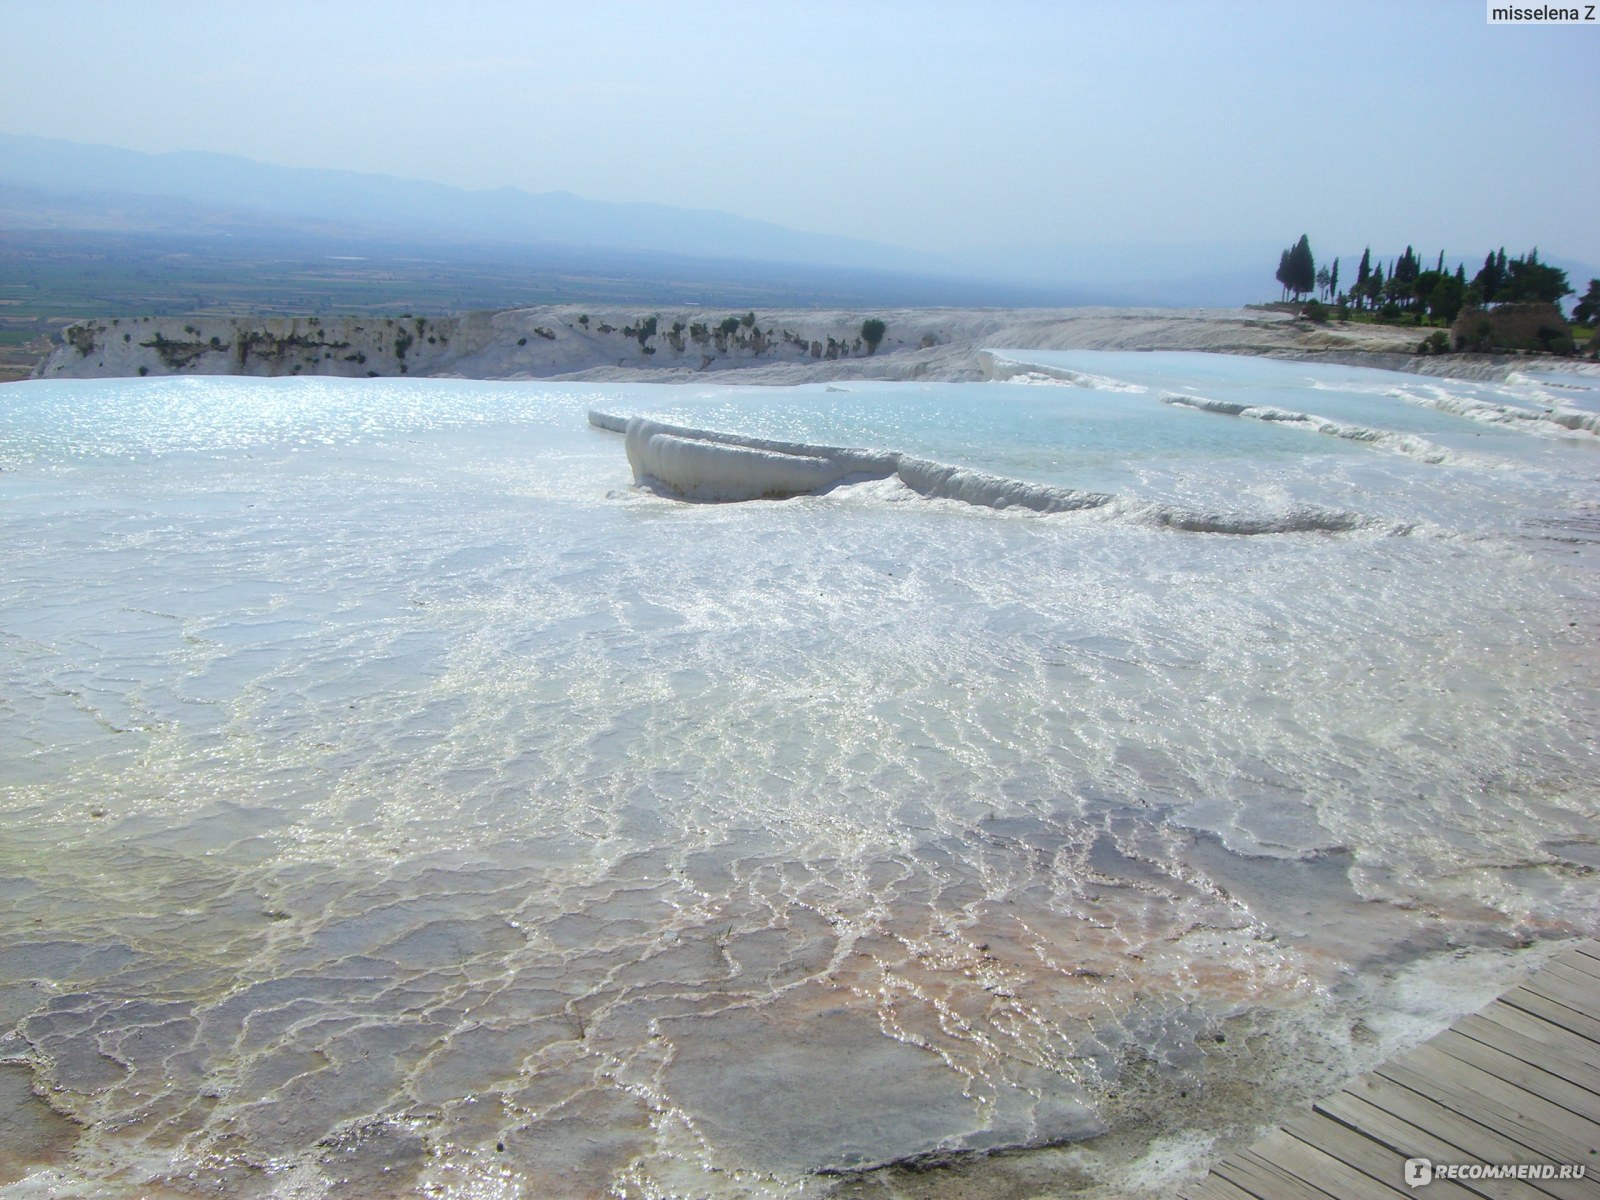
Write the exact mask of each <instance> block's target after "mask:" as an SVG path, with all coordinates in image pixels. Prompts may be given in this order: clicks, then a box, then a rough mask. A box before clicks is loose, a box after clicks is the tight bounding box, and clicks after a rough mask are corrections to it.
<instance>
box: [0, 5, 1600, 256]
mask: <svg viewBox="0 0 1600 1200" xmlns="http://www.w3.org/2000/svg"><path fill="white" fill-rule="evenodd" d="M273 11H274V20H273V21H271V22H262V21H259V20H256V19H254V18H253V17H252V16H251V12H252V10H249V9H246V8H244V7H242V6H234V5H218V4H211V3H205V4H198V3H188V2H181V3H180V2H168V3H156V4H152V5H142V6H138V7H137V8H134V7H129V6H120V5H116V4H108V3H99V4H96V3H89V4H87V5H86V6H81V7H80V8H79V9H77V10H75V12H76V14H77V15H76V16H75V17H74V19H73V20H72V21H71V22H70V23H64V22H63V21H62V20H61V18H60V15H59V12H60V10H59V9H58V8H55V7H53V6H47V5H43V4H36V3H32V2H29V0H3V2H0V32H3V33H4V36H5V38H6V40H7V42H8V44H10V45H12V46H15V47H26V49H27V53H26V54H21V55H17V56H16V59H15V61H14V62H13V63H12V64H11V66H10V69H9V70H8V72H7V74H6V76H5V78H4V79H3V81H0V105H3V111H4V113H5V114H6V115H5V116H4V117H3V118H0V128H3V129H4V131H5V132H10V133H17V134H33V135H37V136H43V137H52V138H60V139H65V140H70V141H79V142H89V143H98V144H104V145H114V146H119V147H124V148H128V149H133V150H139V151H144V152H147V153H169V152H174V151H181V150H199V151H210V152H215V153H222V154H234V155H239V156H243V157H246V158H251V159H255V160H258V161H261V162H267V163H273V164H278V165H284V166H296V167H315V168H331V169H343V170H351V171H358V172H364V173H372V174H379V175H392V176H397V177H401V178H409V179H419V180H428V181H433V182H439V183H445V184H450V185H454V186H458V187H466V188H473V189H493V188H501V187H515V188H519V189H522V190H524V191H528V192H533V193H540V192H555V191H566V192H572V193H574V194H577V195H580V196H584V197H587V198H591V199H597V200H606V201H624V202H651V203H658V204H665V205H672V206H676V207H682V208H689V209H709V210H716V211H722V212H727V213H731V214H734V215H737V216H740V217H746V218H750V219H754V220H759V221H767V222H772V223H775V224H778V225H783V226H786V227H788V228H790V229H795V230H802V231H807V232H814V233H821V234H828V235H833V236H842V237H855V238H862V239H868V240H871V241H875V242H881V243H885V244H888V245H893V246H902V247H906V248H908V249H911V250H915V251H919V252H923V253H928V254H936V255H941V256H948V257H954V258H971V257H974V256H982V255H985V254H990V253H998V252H999V251H1000V250H1001V249H1002V248H1004V247H1031V246H1075V247H1093V246H1104V247H1114V246H1118V245H1207V244H1223V243H1241V244H1242V243H1261V242H1263V241H1266V242H1268V243H1273V244H1276V243H1280V242H1281V243H1282V244H1284V245H1287V244H1289V243H1290V242H1291V241H1293V240H1294V238H1296V237H1298V236H1299V235H1300V234H1301V233H1309V235H1310V237H1311V240H1312V244H1313V246H1314V247H1316V248H1318V250H1319V256H1321V255H1323V254H1325V255H1326V256H1327V257H1331V256H1333V255H1334V254H1347V253H1350V252H1351V251H1352V250H1354V252H1356V253H1359V248H1360V247H1362V246H1365V245H1371V246H1372V247H1373V249H1374V253H1375V254H1380V255H1385V256H1386V255H1390V254H1393V253H1397V252H1398V251H1399V250H1400V249H1401V248H1403V247H1404V246H1405V245H1407V244H1412V245H1416V246H1417V248H1418V250H1419V252H1421V253H1423V254H1425V255H1427V256H1430V257H1431V256H1432V255H1433V254H1435V253H1437V252H1438V250H1440V249H1443V250H1445V252H1446V253H1447V254H1448V255H1450V256H1455V255H1460V256H1462V257H1463V258H1466V259H1467V260H1469V261H1470V260H1471V259H1472V258H1473V256H1474V255H1477V256H1481V255H1482V254H1483V253H1484V251H1485V250H1487V249H1488V248H1490V247H1491V246H1499V245H1505V246H1506V247H1508V249H1511V250H1512V251H1513V252H1521V251H1523V250H1526V249H1528V248H1530V247H1534V246H1537V247H1538V248H1539V249H1540V250H1541V252H1542V253H1544V254H1545V255H1546V256H1547V257H1564V258H1569V259H1581V260H1586V261H1600V231H1596V229H1595V228H1594V223H1593V221H1592V219H1591V215H1590V212H1589V208H1590V206H1591V201H1590V200H1588V199H1587V197H1592V196H1593V195H1594V194H1596V192H1597V191H1600V158H1597V156H1595V155H1593V154H1591V153H1585V152H1582V151H1581V150H1580V142H1579V140H1578V136H1579V133H1580V131H1581V129H1582V126H1581V124H1580V116H1579V115H1581V114H1587V113H1592V112H1593V111H1594V110H1595V107H1596V104H1597V102H1600V71H1597V70H1596V69H1595V68H1596V67H1600V31H1597V30H1596V29H1593V28H1587V27H1573V26H1557V27H1547V28H1535V27H1526V26H1522V27H1507V26H1490V25H1488V24H1487V23H1486V21H1485V14H1484V10H1483V8H1482V7H1481V6H1480V5H1473V4H1460V3H1450V4H1445V3H1420V4H1414V5H1408V6H1400V7H1395V8H1390V7H1386V6H1380V5H1375V4H1351V5H1341V6H1339V7H1338V8H1336V9H1320V10H1313V9H1310V8H1307V7H1303V6H1295V7H1291V8H1282V7H1277V6H1268V5H1256V4H1221V3H1216V4H1195V5H1185V6H1183V7H1182V8H1179V7H1177V6H1169V5H1160V4H1153V3H1133V4H1126V5H1119V6H1117V7H1116V8H1115V9H1110V8H1103V7H1101V6H1097V5H1095V6H1091V5H1083V4H1059V5H1058V4H1051V5H1042V4H1033V3H1013V4H1007V5H1004V6H1002V7H1001V8H1000V9H999V10H998V11H987V10H983V9H980V8H979V7H977V6H976V5H966V4H951V5H942V6H940V7H939V8H938V9H937V10H929V9H926V8H925V7H913V6H910V5H907V4H901V3H895V2H891V3H885V4H878V5H872V6H860V5H856V6H848V5H843V4H836V3H812V4H806V5H802V6H798V7H794V8H789V9H785V10H783V11H782V12H776V11H763V10H759V9H754V8H751V7H748V6H743V5H732V4H724V3H720V2H719V3H694V4H688V5H681V6H677V7H675V8H672V9H667V8H665V7H655V6H646V5H641V4H632V3H611V4H599V5H591V6H585V7H583V8H581V9H576V8H570V7H565V6H559V7H558V6H550V5H543V4H534V5H509V4H498V3H486V4H478V5H473V6H470V7H468V8H463V9H459V10H452V11H450V12H449V13H448V14H446V13H443V12H441V11H440V10H438V9H437V8H436V7H433V6H427V5H422V4H418V3H415V2H414V0H396V2H395V3H391V4H385V5H384V6H382V7H376V6H368V5H359V4H357V5H346V6H341V7H337V8H333V9H326V10H319V9H314V8H312V7H310V6H308V5H302V4H286V5H283V6H279V7H278V8H275V9H274V10H273ZM1568 114H1575V115H1573V116H1569V115H1568ZM1264 269H1265V270H1267V271H1268V273H1269V275H1270V267H1268V268H1264Z"/></svg>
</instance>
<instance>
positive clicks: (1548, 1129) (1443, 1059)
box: [1377, 1046, 1600, 1163]
mask: <svg viewBox="0 0 1600 1200" xmlns="http://www.w3.org/2000/svg"><path fill="white" fill-rule="evenodd" d="M1377 1074H1379V1075H1381V1076H1382V1077H1383V1078H1385V1079H1388V1080H1391V1081H1393V1082H1394V1083H1398V1084H1399V1085H1400V1086H1401V1087H1405V1088H1409V1089H1411V1090H1412V1091H1414V1092H1416V1093H1418V1094H1419V1095H1422V1096H1426V1097H1428V1098H1429V1099H1430V1100H1434V1101H1436V1102H1438V1103H1440V1104H1443V1105H1444V1106H1445V1107H1446V1108H1451V1109H1454V1110H1455V1111H1456V1112H1459V1113H1460V1114H1461V1115H1462V1116H1465V1117H1467V1118H1469V1119H1471V1120H1473V1121H1476V1122H1477V1123H1478V1124H1479V1125H1486V1126H1488V1127H1489V1128H1490V1129H1495V1130H1498V1131H1499V1132H1501V1133H1503V1134H1505V1136H1506V1137H1508V1138H1510V1139H1511V1140H1512V1141H1515V1142H1520V1143H1522V1145H1524V1146H1526V1147H1528V1149H1530V1150H1534V1151H1537V1152H1538V1153H1540V1154H1543V1155H1545V1156H1546V1157H1547V1158H1548V1159H1549V1160H1550V1161H1551V1162H1557V1163H1563V1162H1568V1163H1587V1162H1590V1161H1594V1160H1592V1159H1591V1157H1590V1156H1591V1155H1594V1154H1600V1126H1597V1125H1596V1124H1595V1123H1594V1122H1592V1121H1585V1120H1584V1119H1583V1118H1582V1117H1580V1116H1578V1115H1577V1114H1575V1113H1571V1112H1568V1111H1567V1110H1566V1109H1564V1108H1562V1107H1561V1106H1560V1105H1559V1104H1551V1103H1550V1102H1549V1101H1547V1100H1543V1099H1541V1098H1540V1097H1538V1096H1535V1095H1533V1094H1532V1093H1531V1092H1525V1091H1523V1090H1521V1089H1520V1088H1515V1087H1512V1086H1511V1085H1510V1084H1508V1083H1506V1082H1505V1081H1504V1080H1500V1079H1496V1078H1495V1077H1494V1076H1493V1075H1490V1074H1489V1073H1488V1072H1486V1071H1480V1070H1478V1069H1477V1068H1476V1067H1473V1066H1470V1065H1468V1064H1467V1063H1464V1062H1462V1061H1460V1060H1459V1059H1454V1058H1451V1057H1450V1056H1449V1055H1447V1054H1445V1053H1443V1052H1442V1051H1439V1050H1435V1049H1433V1048H1432V1047H1430V1046H1418V1047H1417V1048H1416V1049H1415V1050H1412V1051H1411V1052H1410V1053H1408V1054H1405V1055H1403V1056H1401V1057H1400V1058H1397V1059H1392V1060H1390V1061H1389V1062H1387V1063H1384V1064H1383V1065H1382V1066H1380V1067H1378V1069H1377ZM1401 1115H1404V1114H1401Z"/></svg>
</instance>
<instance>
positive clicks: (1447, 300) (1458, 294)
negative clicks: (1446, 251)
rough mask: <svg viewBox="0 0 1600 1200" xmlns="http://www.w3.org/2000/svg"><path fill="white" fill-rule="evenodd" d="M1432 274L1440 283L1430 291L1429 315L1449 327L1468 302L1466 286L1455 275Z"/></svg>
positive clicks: (1428, 300) (1435, 272)
mask: <svg viewBox="0 0 1600 1200" xmlns="http://www.w3.org/2000/svg"><path fill="white" fill-rule="evenodd" d="M1431 274H1433V275H1435V276H1437V277H1438V282H1436V283H1435V284H1434V285H1433V287H1432V288H1430V289H1429V290H1428V297H1427V304H1428V315H1429V316H1431V317H1437V318H1438V319H1439V320H1441V321H1443V322H1444V323H1445V324H1447V325H1448V324H1449V323H1450V322H1451V321H1454V320H1455V319H1456V317H1457V315H1458V314H1459V313H1460V312H1461V308H1462V305H1463V304H1464V303H1465V302H1466V285H1465V284H1464V283H1462V282H1461V280H1460V279H1458V278H1457V277H1456V276H1454V275H1441V274H1439V272H1437V271H1434V272H1431Z"/></svg>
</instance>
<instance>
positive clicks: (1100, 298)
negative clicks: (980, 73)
mask: <svg viewBox="0 0 1600 1200" xmlns="http://www.w3.org/2000/svg"><path fill="white" fill-rule="evenodd" d="M0 230H4V231H6V234H7V236H8V237H14V236H16V235H18V232H19V231H21V232H22V233H24V234H26V233H27V232H29V231H32V232H33V233H35V234H44V233H51V234H97V235H108V236H109V235H118V236H127V235H161V236H162V237H164V238H167V239H169V240H174V239H185V240H190V241H195V242H196V243H197V244H196V253H202V254H203V253H204V250H205V246H206V245H211V246H213V247H214V246H216V245H217V244H218V243H216V242H215V241H214V240H212V241H209V242H208V241H207V239H217V238H227V239H233V240H241V241H244V240H247V241H249V242H251V243H263V242H273V243H281V244H282V245H284V246H285V247H286V248H292V249H293V250H294V251H296V252H300V253H303V254H308V255H312V254H315V255H324V256H326V255H338V254H345V253H352V252H353V253H357V254H366V253H369V250H368V248H367V247H369V246H378V245H380V244H381V245H383V246H385V247H387V248H388V249H389V250H390V251H392V250H393V248H394V247H397V246H411V247H415V248H416V249H417V250H418V251H419V252H421V251H423V250H426V251H427V252H428V253H429V254H430V255H433V256H436V257H441V258H448V259H452V260H459V261H482V260H484V259H485V258H486V257H488V256H491V255H495V254H499V255H501V256H502V257H507V258H510V259H513V260H515V261H517V262H528V261H529V260H530V258H539V259H542V260H543V261H544V262H546V263H548V264H560V265H559V270H560V271H562V272H575V273H577V274H579V275H586V276H597V275H604V276H606V277H607V278H608V279H611V278H615V277H616V276H617V273H618V270H619V266H620V267H621V268H622V269H623V271H624V274H628V273H629V272H627V271H626V265H627V264H628V263H630V262H632V263H636V264H637V265H638V272H639V274H640V276H641V278H646V277H648V278H649V279H662V280H665V279H668V278H673V279H677V278H682V277H684V276H686V275H687V276H688V277H691V278H696V279H720V280H722V281H724V283H726V284H727V285H728V286H727V287H726V288H724V289H723V290H724V291H728V292H729V294H730V295H731V294H743V293H744V292H745V291H746V290H747V289H748V288H749V287H750V286H751V284H752V281H753V280H755V279H758V278H759V277H760V276H761V271H760V266H761V265H762V264H767V265H769V266H770V267H771V270H770V271H769V272H768V274H769V275H770V276H771V277H772V278H773V279H774V280H781V281H782V283H781V285H780V287H779V291H780V292H781V294H782V295H783V296H785V297H787V298H788V302H790V303H804V302H805V298H806V297H807V296H811V297H815V298H818V299H822V298H826V299H827V301H828V302H841V301H845V300H849V301H850V302H872V298H874V297H876V299H877V302H880V303H896V304H918V305H927V304H952V305H963V306H970V305H994V306H1014V307H1025V306H1037V305H1062V304H1067V305H1072V304H1079V305H1082V304H1108V305H1148V306H1190V307H1206V306H1218V307H1231V306H1236V305H1240V304H1246V303H1250V302H1252V301H1259V300H1268V299H1274V298H1276V293H1277V290H1278V289H1277V285H1276V284H1274V283H1273V281H1272V266H1273V264H1274V263H1276V261H1277V256H1278V253H1279V249H1280V247H1279V246H1278V245H1277V244H1276V243H1268V242H1259V243H1256V242H1250V243H1242V242H1241V243H1231V244H1226V245H1187V246H1185V245H1176V246H1159V245H1131V246H1130V245H1123V246H1107V245H1098V244H1093V243H1091V242H1086V243H1084V244H1080V245H1074V246H1058V245H1044V244H1013V245H1000V246H993V247H988V248H985V249H983V250H978V251H969V252H963V253H956V252H952V253H950V254H948V255H943V256H941V255H934V254H926V253H922V252H919V251H916V250H911V249H906V248H904V247H899V246H891V245H886V244H884V243H881V242H874V241H869V240H866V239H859V238H847V237H837V236H833V235H828V234H819V233H806V232H802V231H799V230H794V229H788V228H785V227H783V226H781V225H775V224H772V223H770V222H765V221H756V220H751V219H749V218H746V217H738V216H733V215H731V214H729V213H723V212H715V211H708V210H692V209H684V208H674V207H670V206H668V205H663V204H644V203H630V204H622V203H614V202H609V201H601V200H588V199H584V198H583V197H580V196H575V195H573V194H571V193H570V192H543V193H537V194H535V193H530V192H524V191H521V190H519V189H517V188H509V187H507V188H498V189H495V190H492V191H472V190H468V189H465V188H458V187H451V186H448V185H446V184H440V183H429V182H425V181H421V180H414V179H397V178H392V177H389V176H384V175H369V174H361V173H358V172H354V171H335V170H317V169H309V168H299V167H280V166H272V165H269V164H266V163H260V162H255V161H253V160H251V159H247V158H240V157H237V156H234V155H227V154H211V153H202V152H195V151H185V152H182V153H176V154H144V153H140V152H137V151H133V150H123V149H118V148H116V147H113V146H95V145H85V144H81V143H77V142H67V141H61V140H57V139H53V138H43V137H33V136H23V135H16V134H0ZM342 245H352V246H353V247H354V248H353V250H345V249H343V248H341V246H342ZM1357 257H1359V251H1358V252H1357V254H1356V255H1355V256H1346V259H1345V274H1346V278H1353V277H1354V269H1355V263H1356V258H1357ZM1549 261H1552V262H1553V263H1554V264H1555V265H1557V266H1561V267H1563V268H1565V269H1566V270H1567V271H1568V273H1569V276H1570V277H1571V279H1572V281H1573V283H1574V285H1575V286H1576V287H1577V289H1578V290H1579V291H1580V292H1581V291H1582V289H1583V286H1584V283H1585V282H1586V281H1587V280H1588V279H1589V278H1590V277H1591V276H1593V275H1594V274H1596V273H1597V272H1596V271H1595V269H1594V268H1593V267H1592V266H1589V265H1587V264H1583V263H1577V262H1569V261H1566V260H1560V259H1551V260H1549ZM1476 265H1477V264H1476V263H1473V262H1469V263H1468V264H1467V270H1468V273H1469V275H1470V274H1471V273H1472V272H1473V271H1475V270H1476ZM552 269H555V268H554V267H552ZM641 288H642V290H643V291H646V292H651V293H652V294H653V293H654V292H656V291H659V290H660V289H659V288H657V287H656V286H655V285H654V284H641ZM730 289H731V290H730ZM841 289H842V290H841ZM713 290H714V289H713ZM676 294H677V293H676V292H674V293H673V295H674V296H676Z"/></svg>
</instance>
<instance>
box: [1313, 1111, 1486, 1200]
mask: <svg viewBox="0 0 1600 1200" xmlns="http://www.w3.org/2000/svg"><path fill="white" fill-rule="evenodd" d="M1283 1131H1284V1132H1285V1133H1287V1134H1289V1135H1290V1136H1291V1137H1294V1138H1296V1139H1298V1140H1299V1141H1301V1142H1304V1143H1305V1144H1306V1145H1307V1146H1310V1147H1313V1148H1314V1149H1316V1150H1319V1151H1321V1152H1322V1153H1323V1154H1326V1155H1328V1156H1329V1157H1330V1158H1336V1159H1338V1160H1339V1161H1340V1162H1342V1163H1344V1165H1345V1166H1347V1167H1349V1168H1350V1169H1351V1170H1354V1171H1359V1172H1361V1174H1363V1175H1365V1176H1366V1177H1367V1178H1368V1179H1371V1180H1372V1181H1373V1182H1375V1183H1377V1184H1379V1185H1381V1186H1382V1187H1385V1188H1389V1189H1391V1190H1407V1191H1408V1190H1409V1188H1407V1187H1406V1182H1405V1179H1406V1159H1408V1158H1412V1157H1415V1155H1412V1154H1398V1153H1396V1152H1395V1151H1394V1150H1393V1149H1392V1148H1391V1147H1389V1146H1385V1145H1384V1144H1383V1143H1382V1142H1379V1141H1375V1140H1374V1139H1372V1138H1370V1137H1367V1136H1365V1134H1364V1133H1361V1132H1358V1131H1356V1130H1354V1129H1351V1128H1350V1127H1349V1126H1347V1125H1343V1124H1340V1123H1339V1122H1338V1121H1335V1120H1333V1118H1331V1117H1327V1116H1324V1115H1322V1114H1320V1113H1312V1114H1311V1115H1310V1116H1306V1117H1299V1118H1296V1119H1295V1120H1293V1121H1291V1122H1289V1123H1288V1124H1287V1125H1285V1126H1284V1127H1283ZM1441 1161H1442V1160H1441ZM1428 1200H1479V1198H1478V1194H1477V1193H1474V1192H1471V1191H1468V1190H1467V1189H1466V1188H1464V1187H1462V1186H1460V1185H1459V1184H1456V1183H1453V1182H1451V1181H1450V1180H1447V1179H1441V1180H1439V1181H1438V1183H1437V1184H1436V1185H1433V1186H1430V1187H1429V1189H1428Z"/></svg>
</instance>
